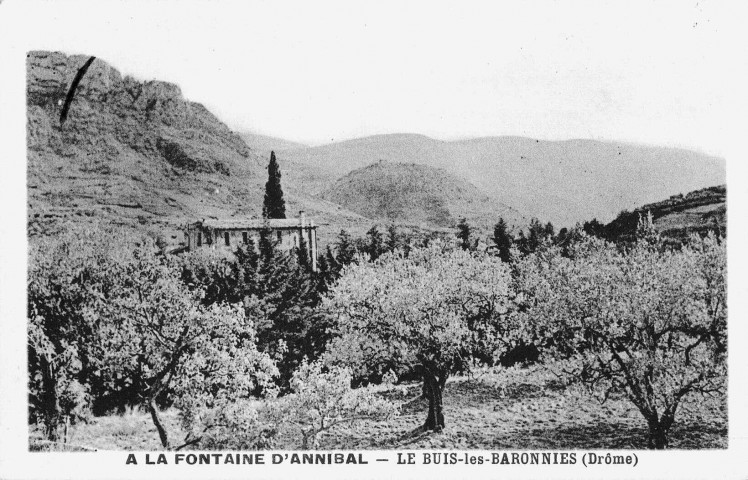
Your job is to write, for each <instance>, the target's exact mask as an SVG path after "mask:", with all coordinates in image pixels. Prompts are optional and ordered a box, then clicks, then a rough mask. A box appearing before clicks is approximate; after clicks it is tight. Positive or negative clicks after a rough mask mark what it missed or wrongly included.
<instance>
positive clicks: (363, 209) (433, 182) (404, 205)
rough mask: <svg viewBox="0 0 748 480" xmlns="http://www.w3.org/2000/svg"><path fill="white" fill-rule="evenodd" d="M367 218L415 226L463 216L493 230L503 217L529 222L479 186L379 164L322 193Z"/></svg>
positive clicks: (417, 168)
mask: <svg viewBox="0 0 748 480" xmlns="http://www.w3.org/2000/svg"><path fill="white" fill-rule="evenodd" d="M320 196H321V197H322V198H323V199H325V200H329V201H331V202H334V203H337V204H339V205H342V206H343V207H344V208H346V209H348V210H351V211H353V212H356V213H358V214H360V215H362V216H364V217H367V218H372V219H376V220H380V221H386V222H389V221H394V222H398V223H404V224H413V225H430V226H438V227H454V226H455V225H456V224H457V222H458V221H459V219H460V218H461V217H466V218H467V219H468V221H469V223H471V224H473V225H476V226H482V227H490V226H491V225H493V224H494V223H496V221H497V220H498V218H499V217H500V216H502V217H504V218H505V219H506V220H507V221H508V222H509V223H514V224H523V223H526V222H527V221H528V219H524V218H523V217H522V216H521V215H520V214H519V213H518V212H516V211H514V210H513V209H511V208H509V207H507V206H506V205H501V204H500V203H498V202H496V201H492V200H491V199H490V198H488V196H486V195H485V194H484V193H482V192H481V191H480V190H478V189H477V188H476V187H475V186H474V185H472V184H470V183H469V182H466V181H465V180H463V179H461V178H459V177H457V176H455V175H453V174H450V173H448V172H446V171H445V170H442V169H437V168H432V167H427V166H425V165H416V164H412V163H390V162H385V161H379V162H376V163H373V164H371V165H369V166H367V167H364V168H360V169H357V170H354V171H353V172H351V173H349V174H348V175H346V176H344V177H342V178H340V179H339V180H337V181H336V182H335V183H334V184H333V185H332V186H331V187H330V188H329V189H327V190H325V191H324V192H322V194H321V195H320Z"/></svg>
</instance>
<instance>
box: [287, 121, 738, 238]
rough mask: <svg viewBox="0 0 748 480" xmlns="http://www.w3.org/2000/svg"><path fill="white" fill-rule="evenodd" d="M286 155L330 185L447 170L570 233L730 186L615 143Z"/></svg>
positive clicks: (712, 167)
mask: <svg viewBox="0 0 748 480" xmlns="http://www.w3.org/2000/svg"><path fill="white" fill-rule="evenodd" d="M281 153H282V155H281V156H282V157H283V159H284V160H285V161H287V162H289V164H298V165H303V166H304V168H307V169H313V170H314V171H316V172H321V174H324V175H327V177H328V178H329V182H328V183H327V185H330V184H331V183H332V182H334V180H335V179H337V178H340V177H343V176H344V175H346V174H348V173H350V172H351V171H353V170H356V169H359V168H362V167H365V166H366V165H370V164H371V163H373V162H377V161H379V160H385V161H389V162H393V163H415V164H418V165H425V166H429V167H434V168H443V169H444V170H446V171H448V172H450V173H453V174H456V175H459V176H461V177H464V178H465V179H466V180H467V181H469V182H470V183H472V184H473V185H475V186H476V187H477V188H478V189H480V190H481V191H482V192H484V193H485V194H486V195H488V196H489V197H491V198H492V199H494V200H496V201H498V202H501V203H503V204H505V205H509V206H511V207H512V208H514V209H516V210H517V211H518V212H520V213H521V214H522V215H524V216H525V217H527V218H531V217H537V218H541V219H543V220H544V221H551V222H553V223H554V224H555V225H565V226H572V225H574V224H576V223H577V222H584V221H586V220H589V219H591V218H597V219H599V220H600V221H602V222H609V221H610V220H612V219H613V218H614V217H615V215H616V214H618V212H620V211H621V209H624V208H625V209H633V208H636V207H637V206H640V205H642V204H645V203H648V202H653V201H657V200H659V199H661V198H662V197H663V196H667V195H672V194H677V193H679V192H689V191H692V190H696V189H699V188H704V187H708V186H711V185H721V184H724V183H725V178H726V177H725V161H724V159H721V158H716V157H713V156H709V155H705V154H701V153H697V152H694V151H690V150H682V149H676V148H665V147H650V146H644V145H634V144H629V143H625V142H614V141H596V140H566V141H548V140H540V139H533V138H524V137H485V138H474V139H466V140H460V141H452V142H445V141H441V140H436V139H433V138H429V137H426V136H423V135H412V134H392V135H374V136H371V137H365V138H358V139H353V140H347V141H343V142H338V143H332V144H329V145H322V146H319V147H307V148H298V149H292V150H284V151H283V152H281ZM321 174H320V173H318V174H317V175H318V176H320V177H321V176H322V175H321ZM316 185H317V187H318V188H320V191H322V190H324V189H325V188H327V186H326V185H325V184H324V183H320V182H317V183H316ZM310 186H311V187H314V186H315V185H314V184H312V185H310Z"/></svg>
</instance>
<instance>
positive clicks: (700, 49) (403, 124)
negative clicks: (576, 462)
mask: <svg viewBox="0 0 748 480" xmlns="http://www.w3.org/2000/svg"><path fill="white" fill-rule="evenodd" d="M3 8H4V9H5V11H6V12H10V13H13V14H14V15H15V14H16V12H14V11H13V9H18V14H17V18H18V20H19V21H18V22H15V23H17V24H18V25H19V30H21V31H22V35H24V36H25V37H24V42H25V43H24V45H26V46H27V48H28V49H45V50H59V51H63V52H66V53H81V54H91V55H96V56H98V57H100V58H101V59H103V60H105V61H107V62H108V63H110V64H112V65H113V66H115V67H117V68H118V69H120V70H121V71H123V72H124V73H127V74H131V75H133V76H135V77H137V78H139V79H143V80H150V79H159V80H167V81H171V82H174V83H177V84H179V85H180V87H181V88H182V92H183V94H184V95H185V96H186V97H187V98H189V99H190V100H193V101H197V102H200V103H203V104H205V105H206V106H207V107H208V108H209V109H210V110H211V111H213V112H214V113H215V114H216V115H217V116H218V117H219V118H221V119H222V120H223V121H225V122H226V123H227V124H228V125H229V126H230V127H232V128H233V129H235V130H238V131H251V132H255V133H261V134H265V135H272V136H277V137H281V138H284V139H287V140H292V141H298V142H302V143H307V144H312V145H317V144H323V143H329V142H332V141H340V140H344V139H349V138H355V137H362V136H367V135H372V134H380V133H405V132H409V133H420V134H424V135H428V136H431V137H434V138H439V139H444V140H451V139H461V138H467V137H478V136H493V135H522V136H528V137H533V138H542V139H569V138H594V139H614V140H621V141H631V142H637V143H647V144H657V145H669V146H679V147H687V148H693V149H696V150H700V151H704V152H707V153H713V154H721V153H722V152H723V144H724V142H725V133H724V132H723V130H724V129H723V128H722V125H723V123H724V116H725V112H726V109H727V108H728V107H729V98H727V95H726V94H725V93H724V92H725V82H727V81H729V68H730V62H731V61H732V60H731V59H730V58H729V54H728V51H729V49H728V48H727V47H728V46H729V45H728V43H729V41H730V37H729V35H727V34H726V29H727V23H728V22H729V20H730V16H731V15H730V10H729V9H728V4H726V3H725V2H721V3H716V2H712V1H703V0H701V1H698V2H697V1H683V0H679V1H675V2H663V1H658V2H652V1H641V2H606V1H589V2H587V1H564V2H559V1H548V0H539V1H534V2H525V1H516V2H439V1H429V2H425V1H413V2H389V1H384V2H379V1H378V2H372V1H355V0H354V1H345V2H343V1H341V2H269V1H267V2H266V1H261V2H258V1H250V2H231V1H228V2H220V3H218V2H212V3H209V2H184V1H179V2H178V1H162V2H141V1H128V2H115V1H112V2H52V1H43V2H33V1H32V2H20V1H18V0H8V1H7V2H6V3H5V4H4V5H3ZM21 9H24V10H21Z"/></svg>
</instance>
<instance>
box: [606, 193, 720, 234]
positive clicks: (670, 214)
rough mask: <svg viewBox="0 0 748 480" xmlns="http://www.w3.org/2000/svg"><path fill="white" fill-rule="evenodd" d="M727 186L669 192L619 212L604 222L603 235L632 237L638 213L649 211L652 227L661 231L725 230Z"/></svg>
mask: <svg viewBox="0 0 748 480" xmlns="http://www.w3.org/2000/svg"><path fill="white" fill-rule="evenodd" d="M726 200H727V188H726V186H725V185H720V186H715V187H708V188H704V189H701V190H696V191H693V192H689V193H687V194H686V195H683V194H679V195H673V196H671V197H670V198H668V199H667V200H663V201H660V202H656V203H651V204H648V205H643V206H641V207H639V208H636V209H634V210H633V211H631V212H621V214H620V215H618V217H616V218H615V220H613V221H612V222H610V223H609V224H607V225H606V226H605V227H604V228H605V235H606V236H607V237H609V238H611V239H630V238H633V236H634V234H635V232H636V227H637V225H638V222H639V218H640V217H644V216H646V215H648V214H650V213H651V215H652V221H653V223H654V226H655V228H656V229H657V230H658V231H659V232H660V233H661V234H663V235H665V236H668V237H672V238H679V239H683V238H685V237H687V236H688V235H690V234H691V233H705V232H707V231H715V232H719V233H721V234H726V233H727V203H726Z"/></svg>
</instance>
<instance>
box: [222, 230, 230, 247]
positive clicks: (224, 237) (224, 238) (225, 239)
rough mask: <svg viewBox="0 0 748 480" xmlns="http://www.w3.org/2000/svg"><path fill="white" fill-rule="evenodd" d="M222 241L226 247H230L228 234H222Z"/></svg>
mask: <svg viewBox="0 0 748 480" xmlns="http://www.w3.org/2000/svg"><path fill="white" fill-rule="evenodd" d="M223 240H224V241H225V242H226V246H228V245H230V242H229V232H223Z"/></svg>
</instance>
